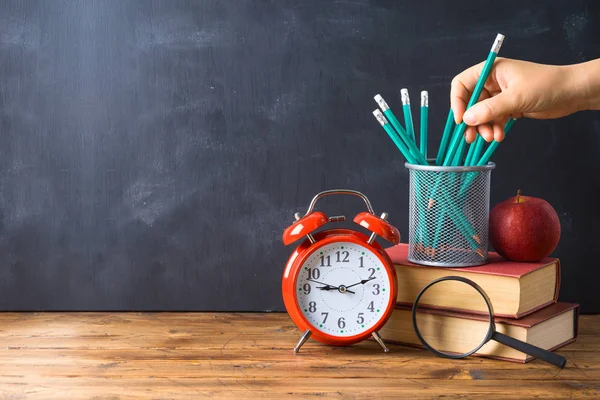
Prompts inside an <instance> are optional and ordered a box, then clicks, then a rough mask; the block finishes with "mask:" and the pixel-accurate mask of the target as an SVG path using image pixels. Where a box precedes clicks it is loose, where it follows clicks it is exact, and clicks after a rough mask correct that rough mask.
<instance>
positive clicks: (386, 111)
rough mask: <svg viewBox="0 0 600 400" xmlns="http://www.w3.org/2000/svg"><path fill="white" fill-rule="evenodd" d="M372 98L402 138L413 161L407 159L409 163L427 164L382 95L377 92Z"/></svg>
mask: <svg viewBox="0 0 600 400" xmlns="http://www.w3.org/2000/svg"><path fill="white" fill-rule="evenodd" d="M374 99H375V101H376V102H377V104H379V108H381V111H383V113H384V114H385V116H386V117H387V118H388V119H389V121H390V123H391V124H392V126H393V127H394V129H395V130H396V133H397V134H398V136H400V138H401V139H402V141H403V142H404V144H405V145H406V147H408V149H409V153H410V154H411V155H412V160H413V161H409V162H410V163H411V164H420V165H427V160H426V159H425V158H424V157H423V155H422V154H421V152H420V151H419V149H418V148H417V145H416V144H415V142H414V141H413V140H410V138H409V136H408V134H407V133H406V131H405V130H404V128H402V125H400V122H399V121H398V119H397V118H396V116H395V115H394V113H393V112H392V110H391V109H390V106H388V104H387V103H386V101H385V100H384V99H383V97H381V95H379V94H378V95H376V96H375V97H374ZM407 160H408V159H407Z"/></svg>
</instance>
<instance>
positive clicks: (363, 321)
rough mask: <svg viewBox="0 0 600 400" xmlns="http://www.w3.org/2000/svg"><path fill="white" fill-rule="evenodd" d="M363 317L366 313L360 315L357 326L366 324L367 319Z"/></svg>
mask: <svg viewBox="0 0 600 400" xmlns="http://www.w3.org/2000/svg"><path fill="white" fill-rule="evenodd" d="M363 315H365V313H361V312H359V313H358V318H357V319H356V323H357V324H364V323H365V317H363Z"/></svg>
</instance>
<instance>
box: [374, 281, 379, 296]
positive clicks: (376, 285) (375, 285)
mask: <svg viewBox="0 0 600 400" xmlns="http://www.w3.org/2000/svg"><path fill="white" fill-rule="evenodd" d="M373 287H374V288H375V290H374V291H373V294H374V295H375V296H377V295H378V294H379V293H381V290H380V289H379V283H374V284H373Z"/></svg>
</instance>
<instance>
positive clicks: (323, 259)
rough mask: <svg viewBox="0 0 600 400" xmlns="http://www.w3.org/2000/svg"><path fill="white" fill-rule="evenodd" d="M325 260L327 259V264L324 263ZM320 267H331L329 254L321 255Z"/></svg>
mask: <svg viewBox="0 0 600 400" xmlns="http://www.w3.org/2000/svg"><path fill="white" fill-rule="evenodd" d="M326 260H327V264H325V261H326ZM320 267H331V256H321V265H320Z"/></svg>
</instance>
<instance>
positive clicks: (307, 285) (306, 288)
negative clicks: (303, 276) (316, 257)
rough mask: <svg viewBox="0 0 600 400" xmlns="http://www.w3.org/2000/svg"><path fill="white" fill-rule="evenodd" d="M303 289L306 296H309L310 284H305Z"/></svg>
mask: <svg viewBox="0 0 600 400" xmlns="http://www.w3.org/2000/svg"><path fill="white" fill-rule="evenodd" d="M302 289H303V290H304V294H309V293H310V283H305V284H304V285H303V286H302Z"/></svg>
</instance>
